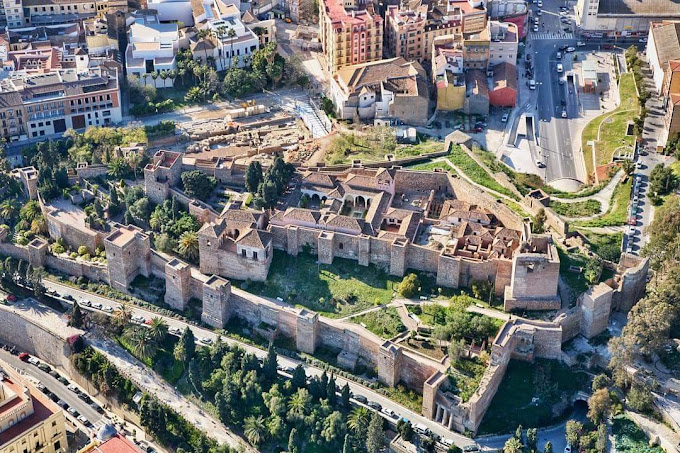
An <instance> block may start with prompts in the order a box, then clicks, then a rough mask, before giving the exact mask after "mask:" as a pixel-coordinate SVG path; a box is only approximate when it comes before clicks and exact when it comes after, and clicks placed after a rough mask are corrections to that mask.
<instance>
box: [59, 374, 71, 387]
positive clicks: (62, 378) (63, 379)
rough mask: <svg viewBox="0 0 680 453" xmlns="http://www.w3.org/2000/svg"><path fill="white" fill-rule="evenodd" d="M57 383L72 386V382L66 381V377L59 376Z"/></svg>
mask: <svg viewBox="0 0 680 453" xmlns="http://www.w3.org/2000/svg"><path fill="white" fill-rule="evenodd" d="M57 381H59V382H61V383H62V384H64V385H69V384H70V382H69V381H68V379H66V378H65V377H64V376H59V377H58V378H57Z"/></svg>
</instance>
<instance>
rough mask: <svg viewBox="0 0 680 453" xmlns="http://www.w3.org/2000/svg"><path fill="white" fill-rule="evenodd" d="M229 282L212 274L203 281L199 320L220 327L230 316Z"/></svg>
mask: <svg viewBox="0 0 680 453" xmlns="http://www.w3.org/2000/svg"><path fill="white" fill-rule="evenodd" d="M230 298H231V283H230V282H229V280H225V279H223V278H222V277H219V276H217V275H213V276H212V277H210V278H209V279H208V281H206V282H205V283H203V313H202V314H201V321H203V322H204V323H206V324H209V325H211V326H213V327H218V328H222V327H224V325H225V324H226V323H227V321H229V318H230V317H231V303H230Z"/></svg>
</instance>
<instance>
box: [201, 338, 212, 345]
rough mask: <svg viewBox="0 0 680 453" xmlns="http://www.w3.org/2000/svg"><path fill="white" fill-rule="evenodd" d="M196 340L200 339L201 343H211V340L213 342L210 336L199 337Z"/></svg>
mask: <svg viewBox="0 0 680 453" xmlns="http://www.w3.org/2000/svg"><path fill="white" fill-rule="evenodd" d="M198 341H200V342H201V343H203V344H212V342H213V341H212V339H211V338H208V337H203V338H201V339H200V340H198Z"/></svg>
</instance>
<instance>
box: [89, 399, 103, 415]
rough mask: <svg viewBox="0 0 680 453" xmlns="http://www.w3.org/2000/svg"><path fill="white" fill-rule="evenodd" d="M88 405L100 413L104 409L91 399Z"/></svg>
mask: <svg viewBox="0 0 680 453" xmlns="http://www.w3.org/2000/svg"><path fill="white" fill-rule="evenodd" d="M90 407H91V408H92V409H94V410H96V411H97V412H99V413H100V414H103V413H104V409H103V408H102V407H101V406H100V405H99V404H97V403H95V402H94V401H92V402H91V403H90Z"/></svg>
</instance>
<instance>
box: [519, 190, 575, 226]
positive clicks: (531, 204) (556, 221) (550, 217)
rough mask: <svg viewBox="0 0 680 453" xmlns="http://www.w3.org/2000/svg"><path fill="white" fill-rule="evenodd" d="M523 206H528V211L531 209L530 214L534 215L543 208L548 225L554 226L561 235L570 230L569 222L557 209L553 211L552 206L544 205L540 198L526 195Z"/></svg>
mask: <svg viewBox="0 0 680 453" xmlns="http://www.w3.org/2000/svg"><path fill="white" fill-rule="evenodd" d="M523 206H524V207H525V208H527V211H529V214H531V215H532V216H536V214H538V211H540V210H541V209H543V212H544V213H545V223H546V225H548V227H550V228H552V229H553V230H554V231H555V232H556V233H558V234H560V235H565V234H567V233H568V232H569V222H568V221H566V220H564V219H563V218H562V217H561V216H560V215H559V214H557V213H556V212H555V211H553V210H552V209H551V208H550V207H548V206H543V204H541V203H540V202H539V201H538V200H536V199H535V198H532V197H531V196H529V195H526V196H525V197H524V204H523Z"/></svg>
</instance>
